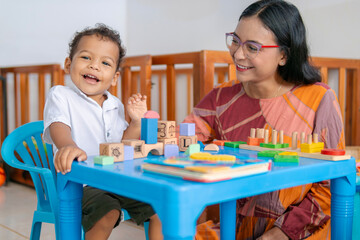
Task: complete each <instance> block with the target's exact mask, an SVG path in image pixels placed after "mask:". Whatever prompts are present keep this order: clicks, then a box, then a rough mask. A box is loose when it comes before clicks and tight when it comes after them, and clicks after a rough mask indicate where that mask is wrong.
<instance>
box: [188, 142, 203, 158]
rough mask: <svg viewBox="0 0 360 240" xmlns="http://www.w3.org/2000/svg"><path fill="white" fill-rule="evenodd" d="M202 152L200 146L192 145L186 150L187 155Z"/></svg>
mask: <svg viewBox="0 0 360 240" xmlns="http://www.w3.org/2000/svg"><path fill="white" fill-rule="evenodd" d="M197 152H200V144H198V143H197V144H190V146H189V147H188V149H186V151H185V154H186V155H189V156H190V155H191V154H193V153H197Z"/></svg>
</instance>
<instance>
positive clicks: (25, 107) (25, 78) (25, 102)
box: [20, 73, 30, 125]
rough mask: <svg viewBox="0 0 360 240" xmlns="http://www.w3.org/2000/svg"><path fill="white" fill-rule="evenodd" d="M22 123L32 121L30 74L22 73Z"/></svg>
mask: <svg viewBox="0 0 360 240" xmlns="http://www.w3.org/2000/svg"><path fill="white" fill-rule="evenodd" d="M20 109H21V113H20V114H21V117H20V118H21V125H23V124H25V123H28V122H29V121H30V95H29V75H28V74H26V73H20Z"/></svg>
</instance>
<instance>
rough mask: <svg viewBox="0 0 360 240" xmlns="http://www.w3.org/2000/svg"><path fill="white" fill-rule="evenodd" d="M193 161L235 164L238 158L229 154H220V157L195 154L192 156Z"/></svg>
mask: <svg viewBox="0 0 360 240" xmlns="http://www.w3.org/2000/svg"><path fill="white" fill-rule="evenodd" d="M190 158H191V159H196V160H204V161H226V162H235V161H236V157H235V156H234V155H227V154H219V155H212V154H210V153H204V152H200V153H193V154H191V155H190Z"/></svg>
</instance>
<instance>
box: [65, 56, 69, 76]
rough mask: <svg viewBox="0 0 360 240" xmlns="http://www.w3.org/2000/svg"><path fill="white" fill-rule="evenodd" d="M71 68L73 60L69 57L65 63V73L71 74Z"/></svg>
mask: <svg viewBox="0 0 360 240" xmlns="http://www.w3.org/2000/svg"><path fill="white" fill-rule="evenodd" d="M70 66H71V59H70V58H69V57H67V58H66V59H65V62H64V72H65V73H66V74H69V73H70Z"/></svg>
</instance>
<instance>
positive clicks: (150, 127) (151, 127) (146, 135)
mask: <svg viewBox="0 0 360 240" xmlns="http://www.w3.org/2000/svg"><path fill="white" fill-rule="evenodd" d="M157 128H158V120H157V118H142V119H141V140H144V141H145V143H146V144H154V143H157V134H158V133H157V132H158V130H157Z"/></svg>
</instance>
